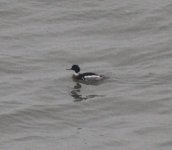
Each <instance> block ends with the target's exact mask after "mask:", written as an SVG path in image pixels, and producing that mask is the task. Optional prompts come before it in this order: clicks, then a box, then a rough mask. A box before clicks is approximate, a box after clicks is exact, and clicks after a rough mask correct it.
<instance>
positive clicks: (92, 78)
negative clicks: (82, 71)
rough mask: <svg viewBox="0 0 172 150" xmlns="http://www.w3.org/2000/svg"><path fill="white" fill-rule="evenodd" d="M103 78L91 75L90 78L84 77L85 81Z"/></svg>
mask: <svg viewBox="0 0 172 150" xmlns="http://www.w3.org/2000/svg"><path fill="white" fill-rule="evenodd" d="M102 78H103V77H101V76H98V75H91V76H85V77H84V79H85V80H101V79H102Z"/></svg>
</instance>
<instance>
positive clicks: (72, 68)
mask: <svg viewBox="0 0 172 150" xmlns="http://www.w3.org/2000/svg"><path fill="white" fill-rule="evenodd" d="M67 70H73V71H75V72H76V73H79V72H80V67H79V66H78V65H72V67H71V68H70V69H67Z"/></svg>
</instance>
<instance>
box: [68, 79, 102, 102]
mask: <svg viewBox="0 0 172 150" xmlns="http://www.w3.org/2000/svg"><path fill="white" fill-rule="evenodd" d="M81 88H82V86H81V84H80V83H78V82H77V83H76V85H75V86H74V87H73V89H72V91H71V96H72V97H73V98H74V102H80V101H83V100H87V99H90V98H94V97H102V96H103V95H95V94H92V95H86V96H82V94H81Z"/></svg>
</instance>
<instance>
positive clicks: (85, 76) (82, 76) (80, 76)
mask: <svg viewBox="0 0 172 150" xmlns="http://www.w3.org/2000/svg"><path fill="white" fill-rule="evenodd" d="M66 70H73V71H74V74H73V79H75V80H78V81H92V82H94V81H100V80H103V79H104V78H105V77H104V76H103V75H99V74H96V73H93V72H85V73H80V70H81V69H80V67H79V65H72V67H71V68H69V69H66Z"/></svg>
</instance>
